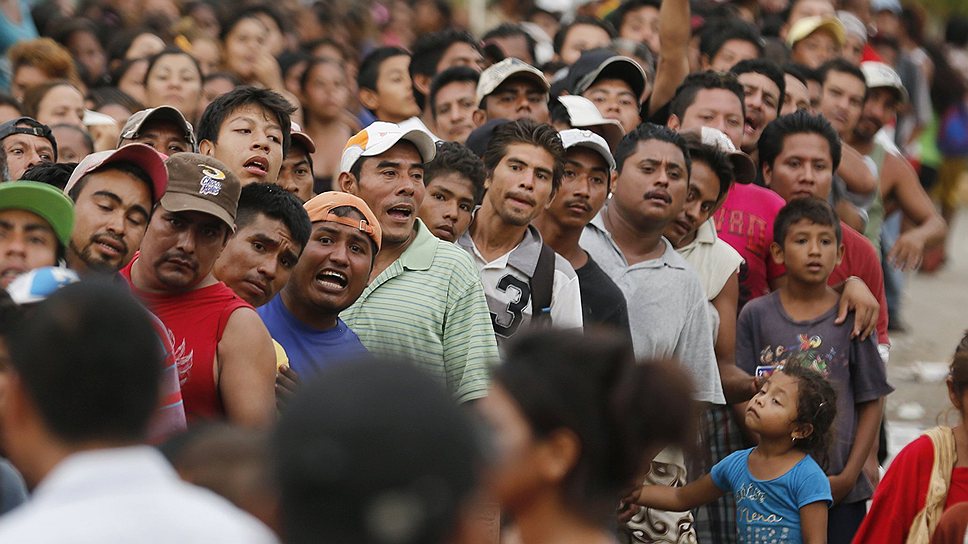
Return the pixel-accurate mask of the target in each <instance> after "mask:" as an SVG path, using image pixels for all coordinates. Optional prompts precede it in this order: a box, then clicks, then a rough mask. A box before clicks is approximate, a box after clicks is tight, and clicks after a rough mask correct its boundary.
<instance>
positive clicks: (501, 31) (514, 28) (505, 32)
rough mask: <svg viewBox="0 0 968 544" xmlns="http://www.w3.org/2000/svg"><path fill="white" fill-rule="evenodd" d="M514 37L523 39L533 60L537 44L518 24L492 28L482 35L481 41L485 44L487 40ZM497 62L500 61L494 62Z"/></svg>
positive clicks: (506, 24) (505, 24) (503, 24)
mask: <svg viewBox="0 0 968 544" xmlns="http://www.w3.org/2000/svg"><path fill="white" fill-rule="evenodd" d="M514 37H521V38H524V41H525V42H527V44H528V53H530V54H531V58H532V59H533V58H535V56H534V55H535V53H534V49H535V47H537V45H538V42H536V41H535V40H534V37H532V36H531V34H528V32H527V31H526V30H524V28H522V27H521V25H519V24H515V23H502V24H500V25H498V26H497V27H495V28H492V29H491V30H488V31H487V32H486V33H484V37H483V38H481V41H482V42H487V40H490V39H492V38H514ZM499 60H501V59H497V60H495V61H494V62H497V61H499ZM522 60H524V59H522Z"/></svg>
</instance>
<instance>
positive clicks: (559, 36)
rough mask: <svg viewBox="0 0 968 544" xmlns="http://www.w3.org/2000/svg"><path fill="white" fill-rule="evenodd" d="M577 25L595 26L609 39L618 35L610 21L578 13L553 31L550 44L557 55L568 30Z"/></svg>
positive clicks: (563, 43)
mask: <svg viewBox="0 0 968 544" xmlns="http://www.w3.org/2000/svg"><path fill="white" fill-rule="evenodd" d="M578 25H590V26H597V27H598V28H600V29H602V30H604V31H605V32H607V33H608V37H609V39H612V38H614V37H615V36H617V35H618V33H617V32H615V27H613V26H612V25H611V24H610V23H608V22H606V21H603V20H601V19H599V18H598V17H588V16H585V15H579V16H578V17H575V19H574V20H573V21H572V22H570V23H568V24H566V25H562V27H561V28H560V29H558V32H555V38H554V41H553V42H552V45H553V46H554V48H555V53H557V54H559V55H560V54H561V48H562V46H563V45H565V39H566V38H568V32H570V31H571V29H572V28H575V27H576V26H578Z"/></svg>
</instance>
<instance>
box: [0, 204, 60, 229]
mask: <svg viewBox="0 0 968 544" xmlns="http://www.w3.org/2000/svg"><path fill="white" fill-rule="evenodd" d="M0 220H2V221H3V222H5V223H21V224H24V226H27V227H43V228H46V229H51V226H50V223H48V222H47V220H46V219H44V218H43V217H41V216H39V215H37V214H35V213H34V212H32V211H30V210H24V209H21V208H9V209H6V210H0ZM51 230H53V229H51Z"/></svg>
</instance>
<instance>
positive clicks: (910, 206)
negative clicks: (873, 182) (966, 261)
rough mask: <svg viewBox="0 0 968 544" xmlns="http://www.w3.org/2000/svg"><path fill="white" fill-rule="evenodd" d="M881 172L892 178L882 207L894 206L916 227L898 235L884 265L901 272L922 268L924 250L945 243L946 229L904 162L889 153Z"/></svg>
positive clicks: (911, 169)
mask: <svg viewBox="0 0 968 544" xmlns="http://www.w3.org/2000/svg"><path fill="white" fill-rule="evenodd" d="M882 170H883V172H884V175H885V177H887V176H890V178H891V181H890V186H889V191H890V192H888V191H885V194H884V200H885V205H886V204H887V203H888V202H894V203H896V204H897V206H899V207H900V208H901V211H902V212H904V216H905V217H907V218H908V219H910V220H911V221H912V222H913V223H914V224H915V225H916V226H915V227H914V228H912V229H910V230H907V231H905V232H903V233H902V234H901V236H900V238H898V240H897V242H896V243H895V244H894V247H892V248H891V251H890V252H889V253H888V255H887V262H889V263H891V264H892V265H894V266H896V267H897V268H899V269H901V270H914V269H916V268H918V267H919V266H921V259H922V257H923V255H924V250H925V249H926V248H931V247H934V246H936V245H938V244H940V243H941V242H942V241H943V240H944V237H945V235H946V234H947V232H948V225H947V223H945V220H944V219H943V218H942V217H941V214H939V213H938V210H937V209H936V208H935V207H934V204H933V203H932V202H931V198H930V197H929V196H928V194H927V193H926V192H924V188H922V187H921V182H920V181H919V180H918V176H917V174H916V173H915V172H914V169H913V168H911V165H910V164H908V162H907V161H906V160H904V159H902V158H900V157H898V156H897V155H893V154H890V153H889V154H887V155H886V156H885V157H884V168H883V169H882ZM885 181H886V180H885Z"/></svg>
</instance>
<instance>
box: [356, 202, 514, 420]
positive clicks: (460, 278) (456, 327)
mask: <svg viewBox="0 0 968 544" xmlns="http://www.w3.org/2000/svg"><path fill="white" fill-rule="evenodd" d="M414 229H415V231H416V234H415V237H414V240H413V242H412V243H411V244H410V247H408V248H407V249H406V250H405V251H404V252H403V254H402V255H401V256H400V258H399V259H397V260H396V261H394V262H393V263H392V264H391V265H390V266H388V267H387V269H386V270H384V271H383V272H381V273H380V275H379V276H377V277H376V278H375V279H374V280H373V281H372V282H370V284H369V285H367V286H366V289H364V290H363V294H362V295H360V298H359V299H357V301H356V303H355V304H353V306H351V307H350V308H348V309H346V310H344V311H343V312H342V313H341V314H340V317H341V318H342V319H343V320H344V321H346V324H347V325H349V326H350V328H351V329H353V331H354V332H355V333H356V334H357V336H359V337H360V340H361V341H362V342H363V345H364V346H366V348H367V349H368V350H370V351H372V352H374V353H379V354H384V355H390V356H402V357H407V358H408V359H410V360H412V361H414V362H415V363H416V364H417V365H418V366H419V367H421V368H423V369H424V370H425V371H427V372H429V373H430V374H431V375H432V376H434V377H436V378H437V379H439V380H440V381H441V383H444V384H446V385H447V388H448V389H449V390H450V392H451V393H452V394H453V395H454V396H455V397H456V398H457V400H458V401H460V402H465V401H469V400H474V399H478V398H481V397H483V396H485V395H486V394H487V387H488V383H489V371H490V367H491V365H494V364H497V362H498V359H499V355H498V350H497V341H496V340H495V339H494V330H493V329H492V328H491V318H490V314H489V313H488V310H487V302H486V300H485V299H484V288H483V287H482V286H481V279H480V276H479V274H478V272H477V268H476V267H475V266H474V263H473V262H472V261H471V258H470V256H469V255H467V252H465V251H464V250H462V249H461V248H459V247H457V246H456V245H454V244H450V243H447V242H444V241H442V240H440V239H438V238H437V237H436V236H434V235H433V234H432V233H431V232H430V231H429V230H427V227H426V226H425V225H424V224H423V222H422V221H420V220H419V219H418V220H417V222H416V224H415V226H414Z"/></svg>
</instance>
